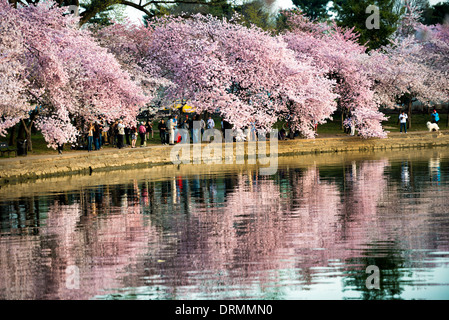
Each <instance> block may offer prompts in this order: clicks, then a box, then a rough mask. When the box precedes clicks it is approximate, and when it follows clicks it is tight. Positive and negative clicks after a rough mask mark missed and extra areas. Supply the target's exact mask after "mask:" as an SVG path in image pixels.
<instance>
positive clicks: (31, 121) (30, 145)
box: [22, 112, 37, 152]
mask: <svg viewBox="0 0 449 320" xmlns="http://www.w3.org/2000/svg"><path fill="white" fill-rule="evenodd" d="M36 117H37V113H36V112H33V113H32V114H31V116H30V119H29V126H27V125H26V123H25V120H24V119H22V126H23V129H24V130H25V134H26V140H27V149H28V151H30V152H32V151H33V142H32V141H31V128H32V127H33V124H34V120H35V119H36Z"/></svg>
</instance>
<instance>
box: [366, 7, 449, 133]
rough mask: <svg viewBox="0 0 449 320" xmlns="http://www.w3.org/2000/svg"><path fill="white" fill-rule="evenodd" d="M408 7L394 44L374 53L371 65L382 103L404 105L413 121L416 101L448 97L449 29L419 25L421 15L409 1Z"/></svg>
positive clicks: (434, 101) (445, 98) (442, 99)
mask: <svg viewBox="0 0 449 320" xmlns="http://www.w3.org/2000/svg"><path fill="white" fill-rule="evenodd" d="M405 5H406V14H405V15H404V17H403V18H402V21H401V24H400V26H399V28H398V31H397V32H396V34H395V37H394V39H392V40H391V44H390V45H388V46H385V47H383V48H381V49H380V50H378V51H375V52H372V54H371V58H370V62H371V66H372V69H371V76H372V78H373V79H374V83H375V86H374V88H375V91H376V94H377V97H378V99H379V101H380V102H381V103H382V104H383V105H385V106H388V107H397V103H401V102H402V103H405V104H406V105H408V113H409V119H411V107H412V101H413V100H414V99H417V100H419V101H421V102H423V103H426V104H432V103H439V102H444V101H447V99H448V97H449V95H448V93H449V91H448V88H449V82H448V80H447V76H448V71H449V70H448V64H447V62H448V59H447V53H448V51H447V49H445V48H447V47H448V43H447V39H448V38H447V36H446V37H445V35H444V34H445V31H446V32H447V26H432V27H426V26H424V25H422V24H421V23H420V22H419V17H420V12H419V11H418V10H417V9H416V8H415V7H414V6H412V5H411V4H410V3H409V2H408V1H406V3H405ZM444 39H446V40H444ZM410 123H411V121H409V125H410Z"/></svg>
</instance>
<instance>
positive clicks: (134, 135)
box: [131, 126, 137, 148]
mask: <svg viewBox="0 0 449 320" xmlns="http://www.w3.org/2000/svg"><path fill="white" fill-rule="evenodd" d="M136 142H137V128H136V127H135V126H132V128H131V148H135V147H136Z"/></svg>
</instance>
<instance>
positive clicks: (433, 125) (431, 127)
mask: <svg viewBox="0 0 449 320" xmlns="http://www.w3.org/2000/svg"><path fill="white" fill-rule="evenodd" d="M427 128H428V129H429V132H431V131H437V132H438V131H440V128H439V127H438V125H437V124H436V123H430V122H427Z"/></svg>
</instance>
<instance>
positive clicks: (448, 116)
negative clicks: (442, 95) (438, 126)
mask: <svg viewBox="0 0 449 320" xmlns="http://www.w3.org/2000/svg"><path fill="white" fill-rule="evenodd" d="M447 127H449V103H448V104H447V117H446V128H447Z"/></svg>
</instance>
